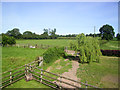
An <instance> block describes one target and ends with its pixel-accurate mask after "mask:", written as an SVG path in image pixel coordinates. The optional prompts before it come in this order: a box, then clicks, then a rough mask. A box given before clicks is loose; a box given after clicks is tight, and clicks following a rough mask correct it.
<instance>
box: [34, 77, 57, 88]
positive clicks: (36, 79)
mask: <svg viewBox="0 0 120 90" xmlns="http://www.w3.org/2000/svg"><path fill="white" fill-rule="evenodd" d="M34 80H36V81H38V82H41V81H40V80H37V79H35V78H34ZM41 83H42V84H45V85H47V86H49V87H51V88H54V89H57V90H59V89H58V88H56V87H54V86H52V85H49V84H47V83H45V82H41Z"/></svg>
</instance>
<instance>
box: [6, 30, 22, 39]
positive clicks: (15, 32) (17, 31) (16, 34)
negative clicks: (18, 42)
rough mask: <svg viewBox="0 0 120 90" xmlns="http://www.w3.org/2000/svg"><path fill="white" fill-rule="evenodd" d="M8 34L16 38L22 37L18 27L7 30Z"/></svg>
mask: <svg viewBox="0 0 120 90" xmlns="http://www.w3.org/2000/svg"><path fill="white" fill-rule="evenodd" d="M6 35H8V36H13V37H14V38H17V39H20V38H21V37H22V34H21V33H20V32H19V29H18V28H14V29H13V30H9V31H7V33H6Z"/></svg>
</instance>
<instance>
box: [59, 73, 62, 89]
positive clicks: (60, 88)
mask: <svg viewBox="0 0 120 90" xmlns="http://www.w3.org/2000/svg"><path fill="white" fill-rule="evenodd" d="M59 75H60V89H61V86H62V82H61V81H62V77H61V74H59Z"/></svg>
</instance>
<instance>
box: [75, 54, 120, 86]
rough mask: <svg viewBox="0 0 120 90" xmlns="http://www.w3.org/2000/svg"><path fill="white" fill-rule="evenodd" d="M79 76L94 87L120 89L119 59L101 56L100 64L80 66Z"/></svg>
mask: <svg viewBox="0 0 120 90" xmlns="http://www.w3.org/2000/svg"><path fill="white" fill-rule="evenodd" d="M77 76H78V77H79V78H81V81H82V82H85V81H87V82H88V84H91V85H94V86H98V87H101V88H118V57H108V56H101V57H100V63H91V64H80V65H79V69H78V71H77Z"/></svg>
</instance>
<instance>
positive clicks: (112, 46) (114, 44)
mask: <svg viewBox="0 0 120 90" xmlns="http://www.w3.org/2000/svg"><path fill="white" fill-rule="evenodd" d="M102 41H105V40H101V42H102ZM105 42H106V43H104V44H102V45H101V46H100V48H101V49H105V50H120V45H119V44H120V41H105Z"/></svg>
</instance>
